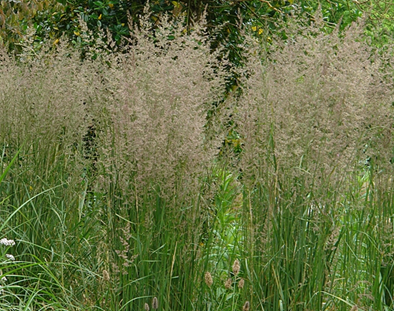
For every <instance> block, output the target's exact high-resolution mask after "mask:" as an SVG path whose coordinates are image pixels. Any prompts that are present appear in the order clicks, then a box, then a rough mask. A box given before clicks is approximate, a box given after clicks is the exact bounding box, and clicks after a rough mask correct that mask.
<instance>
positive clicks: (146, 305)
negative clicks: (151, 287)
mask: <svg viewBox="0 0 394 311" xmlns="http://www.w3.org/2000/svg"><path fill="white" fill-rule="evenodd" d="M144 310H145V311H149V305H148V304H147V303H146V302H145V304H144Z"/></svg>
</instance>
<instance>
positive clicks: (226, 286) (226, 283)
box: [224, 278, 233, 289]
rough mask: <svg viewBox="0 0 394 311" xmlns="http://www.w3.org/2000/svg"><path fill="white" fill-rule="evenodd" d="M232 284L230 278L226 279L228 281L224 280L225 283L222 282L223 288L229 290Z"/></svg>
mask: <svg viewBox="0 0 394 311" xmlns="http://www.w3.org/2000/svg"><path fill="white" fill-rule="evenodd" d="M232 284H233V280H232V279H231V278H228V279H227V280H226V282H224V287H225V288H226V289H230V288H231V285H232Z"/></svg>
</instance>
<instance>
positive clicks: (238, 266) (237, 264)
mask: <svg viewBox="0 0 394 311" xmlns="http://www.w3.org/2000/svg"><path fill="white" fill-rule="evenodd" d="M240 269H241V264H240V262H239V260H238V259H235V260H234V264H233V273H234V275H237V274H238V273H239V270H240Z"/></svg>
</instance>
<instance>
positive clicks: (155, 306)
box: [152, 297, 159, 310]
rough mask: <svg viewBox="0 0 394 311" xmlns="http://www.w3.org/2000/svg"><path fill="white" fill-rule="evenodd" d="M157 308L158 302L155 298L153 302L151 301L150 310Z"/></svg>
mask: <svg viewBox="0 0 394 311" xmlns="http://www.w3.org/2000/svg"><path fill="white" fill-rule="evenodd" d="M158 308H159V301H158V300H157V297H153V300H152V309H153V310H156V309H158Z"/></svg>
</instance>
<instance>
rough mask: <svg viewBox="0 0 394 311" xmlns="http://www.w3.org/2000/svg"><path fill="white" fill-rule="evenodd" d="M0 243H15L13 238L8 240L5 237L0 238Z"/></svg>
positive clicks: (8, 244)
mask: <svg viewBox="0 0 394 311" xmlns="http://www.w3.org/2000/svg"><path fill="white" fill-rule="evenodd" d="M0 244H3V245H5V246H14V245H15V241H14V240H8V239H6V238H2V239H1V240H0Z"/></svg>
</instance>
